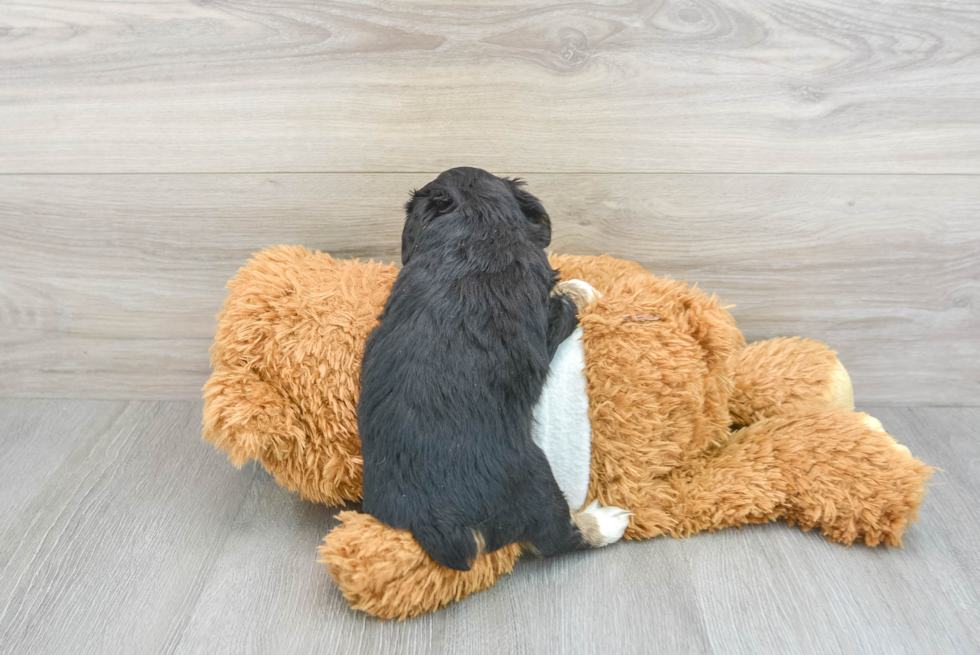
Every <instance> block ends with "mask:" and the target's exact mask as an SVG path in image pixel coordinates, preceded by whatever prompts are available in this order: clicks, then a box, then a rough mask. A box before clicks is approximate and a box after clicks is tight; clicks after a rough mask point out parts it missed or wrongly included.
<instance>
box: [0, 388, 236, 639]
mask: <svg viewBox="0 0 980 655" xmlns="http://www.w3.org/2000/svg"><path fill="white" fill-rule="evenodd" d="M200 414H201V404H200V403H170V404H161V403H93V402H68V403H65V402H64V401H59V402H50V401H49V402H36V401H35V402H31V403H25V402H23V401H20V402H18V401H9V400H7V401H0V416H3V417H5V418H4V419H2V421H3V423H4V425H3V427H4V428H7V429H10V428H13V429H14V430H16V431H12V432H6V433H4V434H3V436H2V438H3V440H4V446H5V449H4V451H5V460H6V461H5V462H4V466H5V467H10V468H11V469H13V470H19V471H20V472H21V473H20V478H21V479H18V478H17V476H15V477H14V479H13V482H11V481H9V480H8V479H4V480H3V483H2V486H0V494H2V495H0V498H2V502H0V506H2V507H3V510H4V514H7V515H9V517H8V518H6V519H4V520H2V522H0V530H2V532H0V634H2V635H3V639H0V652H2V653H58V652H63V653H137V652H139V653H149V652H166V651H168V650H172V648H173V646H174V644H175V643H176V640H177V639H178V638H179V635H180V634H181V632H182V629H183V627H184V625H185V624H186V621H187V620H188V619H189V618H190V612H191V610H192V609H193V608H194V606H195V603H196V601H197V598H198V595H199V594H200V591H201V586H202V585H203V583H204V581H205V580H206V579H207V577H208V573H209V568H210V566H211V565H212V564H213V562H214V560H215V558H216V556H217V554H218V553H219V552H220V550H221V548H222V545H223V544H224V541H225V539H226V538H227V537H228V534H229V530H230V526H231V523H232V522H233V521H234V519H235V516H236V514H237V512H238V509H239V507H240V506H241V504H242V501H243V500H244V497H245V493H246V491H247V489H248V486H249V485H250V483H251V481H252V472H251V471H245V472H238V471H235V469H234V468H231V467H230V466H229V465H228V464H227V462H226V461H224V459H223V458H222V457H221V456H220V455H218V454H217V453H216V452H215V451H213V450H212V449H211V448H209V447H207V446H206V445H203V444H202V443H201V441H200ZM11 415H12V416H11ZM18 425H19V426H21V427H20V428H19V429H18ZM21 484H24V485H25V486H24V487H23V488H22V487H21V486H20V485H21ZM30 487H33V489H30ZM22 489H29V490H30V491H31V493H29V494H25V493H24V492H23V491H22ZM8 504H9V505H11V507H9V508H8Z"/></svg>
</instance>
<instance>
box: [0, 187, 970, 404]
mask: <svg viewBox="0 0 980 655" xmlns="http://www.w3.org/2000/svg"><path fill="white" fill-rule="evenodd" d="M526 177H527V178H528V181H529V183H530V186H529V188H530V189H531V190H532V191H533V192H534V193H536V194H538V195H539V196H540V197H541V198H542V200H543V201H544V203H545V206H546V207H547V208H548V209H549V211H550V212H551V215H552V217H553V222H554V241H553V247H554V249H555V250H556V251H559V252H569V253H574V254H601V253H610V254H612V255H614V256H617V257H624V258H629V259H635V260H637V261H639V262H641V263H642V264H643V265H644V266H646V267H647V268H648V269H649V270H652V271H654V272H655V273H657V274H658V275H668V276H672V277H675V278H679V279H687V280H689V281H691V282H697V283H698V284H699V285H700V286H701V287H702V288H703V289H705V290H706V291H709V292H714V293H717V294H719V295H720V296H721V297H722V298H723V299H724V300H725V301H727V302H730V303H733V304H735V305H736V306H735V308H734V309H733V310H732V311H733V313H734V314H735V316H736V318H737V319H738V321H739V325H740V326H741V328H742V329H743V331H744V332H745V333H746V336H747V337H748V338H749V339H750V340H755V339H761V338H768V337H773V336H783V335H805V336H810V337H813V338H817V339H821V340H823V341H825V342H827V343H828V344H830V345H831V346H832V347H834V348H836V349H837V350H838V351H839V353H840V356H841V359H842V361H844V363H845V365H847V366H848V368H849V369H850V371H851V374H852V377H853V380H854V384H855V388H856V392H857V398H858V400H859V402H861V401H863V402H874V403H880V404H934V405H955V404H963V405H976V404H978V403H980V393H978V392H980V337H978V335H980V310H978V308H980V295H978V294H980V220H978V216H980V184H977V179H976V178H974V177H972V176H863V175H862V176H851V175H841V176H834V175H544V174H528V175H526ZM429 179H431V174H428V173H417V174H404V175H354V174H330V175H328V174H310V175H305V174H303V175H271V174H270V175H109V176H102V175H98V176H71V175H65V176H62V175H55V176H31V175H28V176H5V177H0V185H2V186H3V192H2V193H0V262H2V263H0V397H3V396H8V397H10V396H19V397H64V396H67V397H76V398H85V397H90V398H91V397H99V398H145V399H153V398H196V397H198V394H199V390H200V388H201V386H202V385H203V383H204V381H205V380H206V378H207V375H208V356H207V348H208V346H209V344H210V342H211V338H212V334H213V327H214V318H213V317H214V315H215V314H216V313H217V312H218V309H219V308H220V306H221V302H222V300H223V298H224V295H225V291H224V284H225V282H226V281H227V280H228V279H229V278H231V277H232V276H233V275H234V274H235V271H236V270H237V269H238V267H239V266H241V265H242V264H243V263H244V262H245V260H246V259H247V258H248V256H249V254H250V253H252V252H255V251H257V250H259V249H261V248H263V247H266V246H271V245H276V244H278V243H289V244H303V245H306V246H308V247H310V248H314V249H321V250H325V251H329V252H331V253H332V254H334V255H335V256H340V257H350V256H357V257H364V258H367V257H379V258H382V259H385V260H389V261H390V260H394V259H397V258H398V256H399V248H400V232H401V224H402V221H403V218H402V204H403V203H404V200H405V199H406V198H407V196H408V192H409V190H410V189H411V188H413V187H415V186H420V185H422V184H424V183H425V182H426V181H428V180H429Z"/></svg>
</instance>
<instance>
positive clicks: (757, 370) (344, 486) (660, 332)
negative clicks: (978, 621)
mask: <svg viewBox="0 0 980 655" xmlns="http://www.w3.org/2000/svg"><path fill="white" fill-rule="evenodd" d="M552 265H553V266H555V267H556V268H559V269H560V270H561V273H562V277H563V278H565V279H569V278H579V279H584V280H586V281H588V282H590V283H591V284H592V285H593V286H595V287H596V288H597V289H598V290H599V291H600V292H601V293H602V294H603V296H602V298H601V300H600V301H599V302H598V303H596V304H595V305H593V306H591V307H589V308H588V309H586V310H585V311H584V312H583V314H582V316H581V323H582V325H583V327H584V329H585V352H586V376H587V379H588V392H589V399H590V418H591V421H592V429H593V437H592V439H593V441H592V472H591V479H590V485H589V500H592V499H593V498H598V499H599V501H600V502H601V503H602V504H604V505H616V506H619V507H623V508H626V509H629V510H630V511H632V512H633V514H634V516H633V517H632V518H631V521H630V526H629V528H628V529H627V531H626V535H625V536H626V537H627V538H631V539H640V538H647V537H653V536H656V535H659V534H664V533H667V534H670V535H672V536H687V535H690V534H694V533H696V532H700V531H704V530H709V531H711V530H716V529H720V528H724V527H728V526H735V525H742V524H746V523H763V522H767V521H772V520H777V519H783V520H785V521H787V522H789V523H791V524H798V525H800V526H802V527H803V529H805V530H809V529H814V528H815V529H818V530H820V531H821V533H822V534H824V535H825V536H826V537H827V538H829V539H830V540H832V541H838V542H841V543H844V544H851V543H853V542H855V541H858V542H864V543H866V544H868V545H876V544H879V543H885V544H889V545H900V544H901V538H902V534H903V532H904V530H905V528H906V526H907V525H908V524H909V522H910V521H912V520H913V519H914V518H915V516H916V510H917V509H918V507H919V505H920V503H921V501H922V496H923V495H924V493H925V481H926V480H927V478H928V477H929V474H930V470H931V469H930V468H929V467H928V466H926V465H924V464H923V463H922V462H920V461H919V460H917V459H914V458H913V457H912V456H911V455H910V454H909V452H908V449H906V448H904V447H903V446H900V445H898V444H897V442H896V441H895V440H894V438H892V437H891V436H890V435H888V434H887V433H886V432H884V431H883V430H882V429H881V426H880V424H878V423H877V422H876V421H875V420H874V419H872V418H871V417H868V416H866V415H863V414H856V413H855V412H854V411H853V396H852V394H851V387H850V380H849V379H848V378H847V374H846V371H845V370H844V368H843V367H842V366H841V365H840V363H839V362H838V360H837V357H836V355H835V354H834V353H833V351H831V350H830V349H828V348H827V347H826V346H825V345H823V344H821V343H819V342H816V341H811V340H806V339H774V340H770V341H764V342H760V343H757V344H752V345H750V346H747V347H743V343H744V342H743V339H742V335H741V333H740V332H739V331H738V329H737V328H736V326H735V323H734V321H733V319H732V317H731V315H730V314H729V313H728V312H727V311H725V309H724V308H723V307H722V306H720V305H719V303H718V302H717V300H716V299H715V298H713V297H708V296H706V295H705V294H703V293H702V292H701V291H699V290H698V289H696V288H691V287H687V286H685V285H683V284H681V283H678V282H675V281H671V280H663V279H659V278H657V277H655V276H653V275H651V274H650V273H647V272H646V271H644V270H643V269H642V268H641V267H640V266H639V265H637V264H635V263H633V262H626V261H622V260H617V259H612V258H610V257H570V256H561V257H553V258H552ZM395 275H396V269H395V268H394V267H393V266H386V265H381V264H376V263H373V262H369V263H363V262H356V261H349V260H336V259H332V258H330V257H329V256H328V255H325V254H321V253H311V252H309V251H307V250H305V249H303V248H295V247H279V248H275V249H271V250H267V251H265V252H263V253H260V254H259V255H257V256H256V258H255V259H253V260H252V261H251V262H250V263H249V264H248V265H247V266H246V267H245V268H243V269H242V270H241V271H239V273H238V276H237V277H236V278H235V280H233V281H232V282H231V283H230V284H229V296H228V299H227V301H226V302H225V306H224V309H223V310H222V313H221V315H220V316H219V327H218V331H217V335H216V339H215V344H214V346H213V348H212V365H213V366H214V373H213V374H212V377H211V379H210V380H209V381H208V383H207V385H206V387H205V399H206V403H205V410H204V437H205V438H206V439H208V440H209V441H211V442H213V443H214V444H216V445H217V446H219V447H220V448H222V449H223V450H225V451H226V452H227V453H228V455H229V457H230V458H231V460H232V461H233V462H234V463H235V464H236V465H239V466H240V465H241V464H243V463H244V462H246V461H248V460H249V459H255V460H258V461H259V462H261V463H262V465H263V466H264V467H265V468H266V469H268V470H269V471H271V472H272V474H273V475H274V476H275V477H276V480H277V481H278V482H279V483H280V484H282V485H284V486H285V487H287V488H289V489H291V490H293V491H298V492H299V493H300V494H302V496H303V497H305V498H309V499H311V500H315V501H320V502H325V503H330V504H336V503H340V502H342V501H344V500H357V499H359V498H360V479H361V478H360V467H361V459H360V455H359V451H360V443H359V440H358V437H357V431H356V427H357V423H356V419H355V414H354V409H355V405H356V402H357V396H358V371H359V363H360V354H361V352H362V350H363V347H364V341H365V338H366V336H367V334H368V332H369V331H370V330H371V328H372V327H373V326H374V325H375V323H376V317H377V315H378V314H379V313H380V310H381V307H382V306H383V304H384V300H385V298H386V296H387V293H388V291H389V289H390V288H391V284H392V282H393V281H394V278H395ZM732 423H736V424H738V425H739V426H741V427H740V428H739V429H737V430H734V431H732V429H731V425H732ZM339 518H340V521H341V524H340V525H339V526H338V527H337V528H335V529H334V530H333V531H332V532H331V533H330V535H329V536H328V538H327V539H325V542H324V544H323V545H322V546H321V547H320V554H321V561H323V562H324V563H325V564H326V566H327V568H328V569H329V571H330V573H331V574H332V575H333V577H334V579H335V580H336V581H337V584H338V585H339V587H340V588H341V590H342V591H343V593H344V595H345V596H346V597H347V598H348V600H350V602H351V604H352V605H353V606H354V607H356V608H358V609H362V610H364V611H366V612H368V613H370V614H372V615H374V616H378V617H381V618H397V619H404V618H407V617H412V616H418V615H420V614H424V613H427V612H431V611H433V610H435V609H438V608H440V607H443V606H445V605H446V604H447V603H449V602H452V601H458V600H460V599H462V598H463V597H465V596H466V595H468V594H471V593H474V592H477V591H481V590H483V589H486V588H488V587H489V586H491V585H492V584H493V583H494V582H495V581H496V580H497V579H498V578H499V577H500V576H502V575H505V574H506V573H508V572H510V570H511V569H512V568H513V565H514V563H515V562H516V560H517V559H518V557H519V556H520V553H521V547H520V546H519V545H517V544H514V545H511V546H508V547H506V548H503V549H501V550H499V551H496V552H494V553H489V554H482V555H480V556H479V557H477V559H476V561H475V562H474V565H473V568H472V570H470V571H466V572H460V571H453V570H450V569H447V568H444V567H441V566H439V565H438V564H436V563H435V562H434V561H433V560H432V559H431V558H429V557H428V556H427V555H426V554H425V552H424V551H423V550H422V549H421V548H420V547H419V546H418V544H416V543H415V542H414V540H412V538H411V534H410V533H408V532H406V531H399V530H393V529H391V528H388V527H386V526H384V525H382V524H381V523H379V522H378V521H376V520H375V519H373V518H372V517H370V516H367V515H363V514H359V513H357V512H342V513H341V514H340V516H339Z"/></svg>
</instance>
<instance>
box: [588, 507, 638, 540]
mask: <svg viewBox="0 0 980 655" xmlns="http://www.w3.org/2000/svg"><path fill="white" fill-rule="evenodd" d="M575 516H576V521H575V523H576V524H577V525H578V526H579V531H580V532H581V533H582V538H583V539H585V541H586V542H587V543H588V544H589V545H590V546H592V547H593V548H601V547H602V546H608V545H609V544H613V543H616V542H617V541H619V540H620V539H621V538H622V536H623V533H624V532H626V527H627V526H628V525H629V523H630V517H631V516H633V514H632V513H631V512H627V511H626V510H625V509H620V508H619V507H614V506H612V505H609V506H607V507H603V506H601V505H599V501H598V500H593V501H592V502H591V503H589V506H588V507H586V508H585V509H583V510H582V511H581V512H579V513H578V514H576V515H575Z"/></svg>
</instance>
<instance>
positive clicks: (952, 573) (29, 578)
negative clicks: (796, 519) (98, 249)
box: [0, 400, 980, 655]
mask: <svg viewBox="0 0 980 655" xmlns="http://www.w3.org/2000/svg"><path fill="white" fill-rule="evenodd" d="M862 409H864V410H865V411H869V412H870V413H872V414H874V415H876V416H878V417H879V418H880V419H881V420H882V421H883V422H884V424H885V426H886V427H887V428H888V429H889V430H890V431H891V432H892V433H893V434H895V435H897V436H898V437H899V438H900V439H901V440H902V441H903V442H904V443H906V444H907V445H909V446H910V447H911V449H912V451H913V452H914V453H915V454H916V455H918V456H920V457H921V458H922V459H924V460H925V461H926V462H928V463H930V464H933V465H935V466H937V467H939V468H940V469H941V470H939V471H937V472H936V474H935V476H934V479H933V486H932V488H931V490H930V492H929V494H928V496H927V497H926V501H925V504H924V506H923V508H922V510H921V512H920V518H921V521H920V523H918V524H916V525H914V526H912V528H911V529H910V530H909V531H908V532H907V534H906V538H905V548H904V549H885V548H874V549H871V548H867V547H864V546H855V547H852V548H843V547H841V546H839V545H835V544H829V543H827V542H826V541H825V540H824V539H823V538H822V537H820V536H819V535H817V534H814V533H804V532H801V531H800V530H798V529H796V528H790V527H788V526H786V525H784V524H768V525H762V526H752V527H749V528H746V529H744V530H725V531H722V532H718V533H715V534H703V535H698V536H695V537H692V538H690V539H686V540H679V539H671V538H658V539H652V540H649V541H644V542H628V543H621V544H617V545H615V546H613V547H610V548H608V549H605V550H602V551H596V552H589V553H581V554H575V555H569V556H565V557H560V558H557V559H554V560H525V561H522V562H521V563H520V564H519V565H518V566H517V568H516V569H515V571H514V572H513V573H512V574H511V575H510V576H508V577H506V578H504V579H503V580H501V581H500V582H499V583H498V584H497V585H496V586H495V587H493V588H492V589H491V590H489V591H487V592H485V593H482V594H478V595H476V596H473V597H471V598H469V599H467V600H465V601H463V602H462V603H459V604H457V605H453V606H451V607H450V608H448V609H447V610H445V611H441V612H438V613H435V614H432V615H429V616H425V617H422V618H420V619H416V620H413V621H409V622H406V623H401V624H399V623H393V622H388V623H380V622H378V621H376V620H374V619H372V618H369V617H367V616H365V615H363V614H360V613H357V612H354V611H352V610H350V609H349V608H348V607H347V604H346V602H345V601H344V599H343V598H342V596H341V595H340V593H339V591H338V590H337V588H336V587H335V585H334V583H333V581H332V579H331V578H330V576H329V575H328V574H327V572H326V570H325V569H324V568H323V567H322V566H321V565H319V564H317V563H316V561H315V560H316V547H317V544H318V543H319V541H320V539H321V538H322V537H323V536H324V535H325V534H326V533H327V532H329V530H330V529H331V527H332V526H333V525H334V519H333V516H334V514H335V512H336V510H335V509H333V508H328V507H323V506H320V505H315V504H313V503H310V502H307V501H303V500H300V499H299V498H298V497H297V496H295V495H292V494H290V493H288V492H286V491H285V490H284V489H281V488H280V487H278V486H277V485H276V484H275V482H274V480H273V479H272V478H271V476H269V475H268V474H266V473H265V472H264V471H262V470H261V469H260V468H258V467H256V466H254V465H249V466H246V467H245V468H243V469H242V470H236V469H235V468H234V467H233V466H231V464H230V463H228V461H227V460H226V459H225V458H224V457H223V456H222V455H221V454H220V453H218V452H216V451H215V450H214V449H213V448H212V447H211V446H210V445H209V444H206V443H203V442H201V441H200V437H199V434H200V412H201V405H200V403H198V402H191V401H166V402H142V401H136V402H121V401H75V400H72V401H55V400H0V450H2V452H3V453H4V455H3V457H2V458H0V499H2V502H0V635H2V638H0V652H2V653H5V654H6V653H11V654H13V653H18V654H19V653H71V654H73V655H74V654H81V653H261V652H283V653H345V654H346V653H498V652H499V653H504V652H506V653H653V652H663V653H688V652H690V653H795V652H808V653H833V652H842V653H972V652H977V651H978V649H980V549H978V544H980V520H978V518H977V512H976V507H977V505H978V503H980V484H978V482H977V479H978V477H980V476H978V474H980V441H978V439H977V428H976V425H977V423H978V422H980V409H976V408H973V409H969V408H967V409H963V408H914V409H910V408H876V407H872V408H862Z"/></svg>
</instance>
